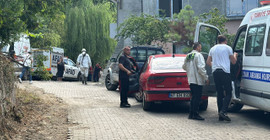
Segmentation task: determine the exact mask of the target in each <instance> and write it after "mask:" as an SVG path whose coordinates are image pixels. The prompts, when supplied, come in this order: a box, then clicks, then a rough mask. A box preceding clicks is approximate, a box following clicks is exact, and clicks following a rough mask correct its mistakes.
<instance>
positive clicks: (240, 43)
mask: <svg viewBox="0 0 270 140" xmlns="http://www.w3.org/2000/svg"><path fill="white" fill-rule="evenodd" d="M246 31H247V27H243V28H242V29H241V30H240V31H239V32H238V34H237V38H236V40H235V45H234V47H233V48H234V49H233V50H234V51H239V50H243V48H244V43H245V37H246Z"/></svg>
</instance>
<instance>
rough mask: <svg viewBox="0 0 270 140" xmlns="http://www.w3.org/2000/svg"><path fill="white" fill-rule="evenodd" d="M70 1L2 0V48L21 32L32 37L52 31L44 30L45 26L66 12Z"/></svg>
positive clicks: (0, 34)
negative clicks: (59, 14)
mask: <svg viewBox="0 0 270 140" xmlns="http://www.w3.org/2000/svg"><path fill="white" fill-rule="evenodd" d="M70 3H71V0H46V1H44V0H0V6H1V8H0V41H1V44H0V48H2V47H3V46H5V45H7V44H10V43H12V42H15V41H16V40H18V39H19V35H20V34H21V33H26V34H28V35H29V36H31V37H35V36H39V35H40V33H42V35H43V33H47V34H48V33H51V32H52V31H49V32H45V31H44V30H42V29H44V28H43V27H44V26H46V25H48V24H49V23H50V21H52V20H53V19H55V18H57V15H58V13H61V11H62V12H64V11H65V7H66V5H67V4H70ZM43 25H44V26H43ZM56 33H58V32H57V31H55V32H54V34H56ZM54 34H52V36H54ZM49 36H51V35H49ZM54 37H55V36H54ZM45 39H46V38H45ZM45 42H48V40H46V41H45ZM58 42H59V41H58ZM31 43H32V41H31ZM39 46H40V45H37V46H35V47H39Z"/></svg>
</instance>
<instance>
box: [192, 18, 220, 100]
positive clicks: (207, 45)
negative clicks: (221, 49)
mask: <svg viewBox="0 0 270 140" xmlns="http://www.w3.org/2000/svg"><path fill="white" fill-rule="evenodd" d="M220 34H221V33H220V30H219V29H218V28H217V27H215V26H213V25H209V24H205V23H198V24H197V26H196V30H195V37H194V42H200V43H201V45H202V52H201V53H202V55H203V56H204V59H205V63H206V60H207V57H208V53H209V50H210V49H211V48H212V47H213V46H214V45H216V44H217V37H218V35H220ZM205 69H206V71H207V75H208V77H209V81H210V82H209V85H205V86H204V87H203V95H208V96H216V87H215V83H214V78H213V73H212V69H211V67H210V66H208V65H207V64H206V66H205Z"/></svg>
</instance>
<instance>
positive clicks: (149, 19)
mask: <svg viewBox="0 0 270 140" xmlns="http://www.w3.org/2000/svg"><path fill="white" fill-rule="evenodd" d="M168 25H169V21H168V19H166V18H159V17H158V16H152V15H146V14H141V15H140V16H135V15H132V16H130V17H129V18H128V19H127V20H125V21H124V22H123V23H122V24H120V26H119V27H118V28H117V30H118V35H117V36H116V38H117V39H118V40H120V39H121V38H124V39H126V38H131V40H132V41H133V42H134V43H135V44H139V45H145V44H148V45H150V44H151V42H152V41H161V42H166V41H167V38H165V34H167V33H168V31H169V26H168Z"/></svg>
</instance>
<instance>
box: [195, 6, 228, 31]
mask: <svg viewBox="0 0 270 140" xmlns="http://www.w3.org/2000/svg"><path fill="white" fill-rule="evenodd" d="M199 19H200V21H203V22H204V23H207V24H211V25H214V26H216V27H217V28H218V29H219V30H220V31H221V33H227V29H226V28H225V23H226V22H227V21H228V19H227V18H226V17H225V15H222V14H220V12H219V10H218V9H217V8H212V9H210V10H209V12H208V13H203V14H201V15H200V16H199Z"/></svg>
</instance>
